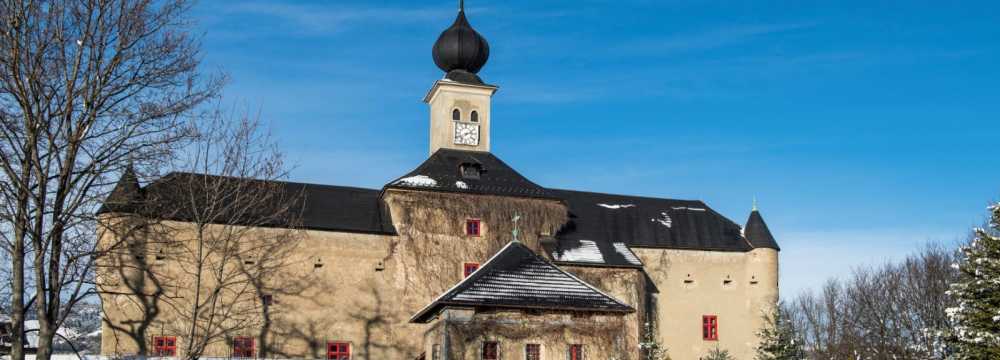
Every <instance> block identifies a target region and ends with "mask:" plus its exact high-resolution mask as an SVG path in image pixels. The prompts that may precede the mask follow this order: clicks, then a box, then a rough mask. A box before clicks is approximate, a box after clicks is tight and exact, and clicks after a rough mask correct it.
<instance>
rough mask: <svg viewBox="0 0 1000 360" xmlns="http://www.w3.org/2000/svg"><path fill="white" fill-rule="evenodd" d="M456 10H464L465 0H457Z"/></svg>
mask: <svg viewBox="0 0 1000 360" xmlns="http://www.w3.org/2000/svg"><path fill="white" fill-rule="evenodd" d="M458 11H460V12H465V0H458Z"/></svg>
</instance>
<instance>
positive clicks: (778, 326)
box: [755, 304, 806, 360]
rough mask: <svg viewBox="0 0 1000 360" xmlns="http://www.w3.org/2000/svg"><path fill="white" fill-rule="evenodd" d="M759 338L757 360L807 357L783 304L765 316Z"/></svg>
mask: <svg viewBox="0 0 1000 360" xmlns="http://www.w3.org/2000/svg"><path fill="white" fill-rule="evenodd" d="M758 336H760V344H759V345H757V356H756V358H755V359H756V360H801V359H804V358H805V357H806V356H805V351H804V350H803V349H802V342H801V341H799V338H798V337H797V336H796V335H795V328H794V327H793V326H792V322H791V320H790V319H789V318H788V314H787V312H786V311H785V310H784V306H783V305H782V304H778V305H777V306H775V307H774V310H772V311H770V312H769V313H767V314H765V315H764V328H762V329H761V330H760V332H759V333H758Z"/></svg>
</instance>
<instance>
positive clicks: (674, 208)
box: [671, 206, 705, 211]
mask: <svg viewBox="0 0 1000 360" xmlns="http://www.w3.org/2000/svg"><path fill="white" fill-rule="evenodd" d="M671 209H673V210H688V211H705V208H696V207H687V206H674V207H672V208H671Z"/></svg>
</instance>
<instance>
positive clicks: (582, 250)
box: [554, 240, 604, 263]
mask: <svg viewBox="0 0 1000 360" xmlns="http://www.w3.org/2000/svg"><path fill="white" fill-rule="evenodd" d="M554 255H556V260H557V261H566V262H588V263H603V262H604V255H601V249H599V248H597V243H596V242H594V241H591V240H580V247H577V248H573V249H566V250H562V251H557V252H556V253H555V254H554Z"/></svg>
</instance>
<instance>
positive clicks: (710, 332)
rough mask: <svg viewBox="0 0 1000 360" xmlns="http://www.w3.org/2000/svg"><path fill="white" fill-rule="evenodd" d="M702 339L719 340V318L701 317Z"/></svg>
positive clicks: (712, 316)
mask: <svg viewBox="0 0 1000 360" xmlns="http://www.w3.org/2000/svg"><path fill="white" fill-rule="evenodd" d="M701 337H702V339H704V340H706V341H716V340H719V317H718V316H715V315H705V316H702V317H701Z"/></svg>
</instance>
